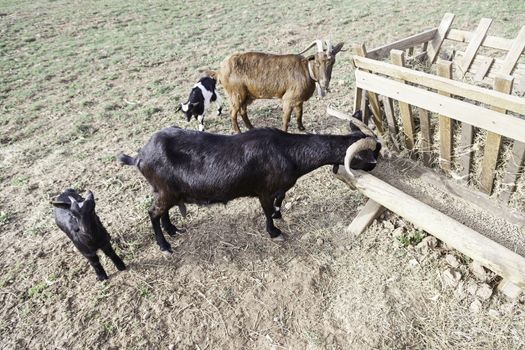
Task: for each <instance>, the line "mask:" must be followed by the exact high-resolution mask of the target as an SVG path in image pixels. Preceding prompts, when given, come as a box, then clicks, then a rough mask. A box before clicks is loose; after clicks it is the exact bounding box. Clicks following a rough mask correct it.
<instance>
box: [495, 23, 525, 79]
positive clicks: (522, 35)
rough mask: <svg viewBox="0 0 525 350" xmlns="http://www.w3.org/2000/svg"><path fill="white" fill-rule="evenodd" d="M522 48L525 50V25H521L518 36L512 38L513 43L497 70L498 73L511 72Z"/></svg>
mask: <svg viewBox="0 0 525 350" xmlns="http://www.w3.org/2000/svg"><path fill="white" fill-rule="evenodd" d="M523 50H525V26H523V27H521V30H520V32H519V33H518V36H517V37H516V39H514V43H513V44H512V47H511V48H510V50H509V53H508V54H507V56H506V57H505V60H504V62H503V66H502V67H501V69H500V70H499V74H502V75H508V74H511V73H512V71H513V70H514V67H515V66H516V64H517V63H518V60H519V59H520V56H521V54H522V53H523Z"/></svg>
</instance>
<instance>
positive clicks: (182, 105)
mask: <svg viewBox="0 0 525 350" xmlns="http://www.w3.org/2000/svg"><path fill="white" fill-rule="evenodd" d="M180 105H181V107H182V111H183V112H187V111H188V109H189V107H188V105H189V103H187V104H186V103H181V104H180Z"/></svg>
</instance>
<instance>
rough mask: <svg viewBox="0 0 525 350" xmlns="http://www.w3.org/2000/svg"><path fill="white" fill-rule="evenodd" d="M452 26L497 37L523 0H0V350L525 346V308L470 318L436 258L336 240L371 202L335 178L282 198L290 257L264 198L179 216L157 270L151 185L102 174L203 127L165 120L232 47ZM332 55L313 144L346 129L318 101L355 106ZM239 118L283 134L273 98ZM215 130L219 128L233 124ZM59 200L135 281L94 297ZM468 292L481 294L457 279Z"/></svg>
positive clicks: (498, 302) (496, 304) (315, 110)
mask: <svg viewBox="0 0 525 350" xmlns="http://www.w3.org/2000/svg"><path fill="white" fill-rule="evenodd" d="M319 9H322V11H319ZM446 11H453V12H455V13H456V14H457V15H458V20H457V21H458V25H459V26H465V25H468V26H470V27H472V26H473V25H474V24H475V23H476V22H477V21H478V20H479V18H481V17H483V16H485V17H486V16H489V17H494V18H507V20H501V21H496V22H495V23H494V26H493V27H494V33H496V34H502V35H504V34H506V33H515V32H517V28H518V27H519V26H520V25H521V24H522V23H523V21H524V19H525V18H524V16H523V14H524V13H525V11H524V9H523V2H521V1H496V2H494V1H481V2H469V1H460V2H457V1H451V0H447V1H430V2H429V3H428V6H421V5H420V2H418V1H415V0H406V1H396V2H393V3H392V2H388V1H383V0H381V1H380V0H375V1H368V2H361V3H350V2H335V3H334V2H329V1H321V2H319V1H317V2H308V1H299V2H295V3H293V4H291V3H286V2H276V1H270V2H266V3H261V4H258V5H257V6H255V5H253V4H251V3H250V4H249V3H242V2H239V1H223V2H220V3H213V4H212V3H204V2H190V3H177V4H175V3H172V2H135V3H128V2H123V1H120V0H104V1H100V2H93V3H92V2H89V3H82V6H80V5H79V4H78V3H77V2H71V1H66V0H58V1H40V0H39V1H32V2H29V1H22V2H20V1H5V0H4V1H1V2H0V13H1V15H0V23H1V24H2V25H1V26H0V37H1V38H2V40H0V53H1V55H2V63H0V110H1V113H0V143H1V147H0V191H1V193H2V196H0V231H1V235H2V239H1V240H0V276H1V277H0V278H1V279H0V301H1V303H2V306H1V307H0V334H1V335H2V336H1V340H0V344H1V347H2V348H6V349H22V348H30V349H50V348H68V349H69V348H79V349H86V348H89V349H91V348H93V349H95V348H96V349H98V348H123V349H134V348H141V349H142V348H166V347H168V346H169V345H170V344H173V345H175V346H176V348H180V349H220V348H228V349H231V348H233V349H254V348H255V349H261V348H272V349H281V348H290V349H305V348H310V349H317V348H326V349H348V348H356V349H357V348H359V349H362V348H407V347H410V348H429V347H430V348H455V347H460V348H478V349H481V348H502V349H509V348H518V347H520V346H522V344H523V343H524V339H523V334H524V332H523V324H524V316H523V305H522V304H521V303H519V302H515V303H509V302H507V301H506V300H505V299H504V298H503V297H501V296H500V295H496V296H494V297H493V298H491V299H489V301H487V302H484V303H483V308H482V310H481V312H480V313H479V314H472V313H471V312H469V311H468V305H470V303H472V302H473V301H474V300H475V297H474V296H472V295H469V294H468V293H463V294H461V293H460V292H457V290H456V289H450V288H446V287H444V286H442V285H441V283H440V282H439V278H438V276H440V273H441V271H442V270H443V268H444V262H443V259H441V256H442V255H443V252H442V250H436V251H435V252H434V253H432V254H431V256H430V257H428V258H425V257H424V256H423V255H421V256H420V255H415V256H416V258H417V259H421V261H420V262H421V264H420V265H419V267H417V268H415V269H411V268H408V267H407V266H408V263H409V261H411V259H413V256H414V254H416V253H414V252H413V251H412V248H410V247H397V246H396V247H395V248H394V247H392V245H393V243H394V242H395V239H393V238H391V237H390V236H389V235H388V233H389V232H390V231H389V229H384V228H381V227H379V226H377V225H376V226H374V227H373V228H371V229H370V230H369V231H367V233H366V234H365V235H363V236H362V237H361V238H360V239H359V240H357V241H351V240H350V239H349V238H348V237H347V235H346V234H345V233H344V227H345V226H346V225H347V224H348V223H349V221H350V218H351V217H352V216H353V215H354V214H355V213H356V211H357V210H358V208H359V206H360V205H362V204H363V202H364V198H363V197H362V196H361V195H359V194H357V193H352V192H350V191H348V189H347V188H345V187H344V186H342V185H341V183H339V182H338V181H336V180H335V179H334V178H333V176H332V175H331V171H330V169H328V168H326V169H325V168H323V169H319V170H317V171H315V172H313V173H312V174H310V175H308V176H306V177H304V178H303V179H301V180H300V181H299V182H298V184H297V186H296V187H295V188H294V190H293V191H291V193H290V194H289V195H288V196H287V199H286V201H285V203H286V202H289V203H292V207H291V208H290V209H289V210H286V211H285V212H284V213H283V214H284V219H283V220H282V222H279V223H278V224H277V225H278V226H279V227H280V228H281V229H283V231H284V232H285V233H286V234H287V235H288V237H289V239H288V241H287V242H286V243H284V244H282V245H277V244H274V243H273V242H271V241H270V240H268V239H267V237H266V234H265V233H264V224H263V218H262V213H261V210H260V208H259V205H258V204H257V202H256V201H255V200H251V199H240V200H236V201H233V202H232V203H230V204H228V206H226V207H224V206H213V207H196V206H190V208H189V215H188V217H187V218H185V219H182V218H180V217H179V215H178V214H176V213H175V220H176V221H177V222H178V223H180V224H181V226H183V227H185V228H186V229H187V230H188V231H187V233H186V234H184V235H182V236H180V237H177V238H172V239H170V242H171V244H172V246H173V248H174V250H175V253H174V254H173V256H170V257H166V256H164V255H163V254H161V253H160V252H159V250H158V248H157V246H156V245H155V243H154V240H153V237H152V233H151V228H150V224H149V223H148V220H147V217H146V208H147V206H148V203H149V202H150V200H151V199H150V197H149V188H148V186H147V185H146V184H145V183H144V181H143V179H142V178H141V177H140V175H139V174H137V173H136V172H135V171H133V170H131V169H126V170H123V169H120V168H119V167H117V165H116V164H115V163H114V156H115V155H116V154H117V153H118V152H120V151H127V152H133V151H134V150H136V149H137V148H139V147H140V146H141V145H142V144H143V143H144V142H145V141H146V140H147V139H148V138H149V136H150V135H151V133H152V132H154V131H155V130H158V129H159V128H161V127H164V126H167V125H172V124H177V125H180V126H183V127H191V128H195V127H196V124H195V122H192V123H190V124H189V125H188V124H186V123H185V122H183V121H182V117H181V116H180V115H176V114H174V113H173V112H174V109H175V106H176V105H177V103H178V102H179V101H180V100H181V99H182V98H185V97H186V94H187V92H188V89H189V88H190V87H191V86H192V85H193V84H194V82H195V79H196V78H197V77H198V76H199V73H198V69H199V68H201V67H205V66H207V67H216V66H217V65H218V63H219V62H220V61H221V60H222V59H223V58H224V57H225V56H226V55H228V54H229V53H231V52H232V51H235V50H264V51H273V52H298V51H300V50H301V49H302V48H303V47H304V46H305V45H307V44H308V43H309V42H310V41H311V40H312V39H313V38H318V37H322V38H330V39H332V42H335V41H338V40H344V41H345V42H346V43H347V44H349V43H350V42H366V43H367V44H368V46H369V47H370V46H375V45H379V44H382V43H386V42H390V41H392V40H393V39H396V38H399V37H403V36H406V35H408V34H410V33H413V32H415V31H419V30H422V29H425V28H428V27H429V26H430V25H434V24H436V23H438V22H439V20H440V18H441V16H442V14H443V13H444V12H446ZM337 59H338V61H337V63H336V66H335V68H334V77H333V81H332V92H331V94H330V95H329V96H328V97H327V99H325V100H323V101H320V100H317V99H315V98H314V99H312V100H311V101H309V102H308V103H307V105H306V110H305V118H304V120H305V126H306V128H307V130H308V131H316V132H323V133H336V132H337V133H342V132H345V131H346V125H343V124H342V123H341V122H340V121H338V120H336V119H334V118H329V117H327V116H325V115H324V110H325V106H326V104H328V103H329V104H331V105H333V106H337V107H338V108H340V109H342V110H347V111H348V110H349V108H350V107H349V106H351V103H352V100H351V98H350V97H349V96H351V89H352V88H353V85H354V83H353V72H352V70H351V67H350V64H349V63H350V54H349V53H348V52H346V53H342V54H341V55H340V57H339V56H338V58H337ZM250 116H251V119H252V122H253V123H254V124H255V125H256V126H276V125H279V124H280V109H279V106H278V103H276V101H260V102H257V103H255V104H254V105H253V106H252V107H251V108H250ZM208 125H209V127H210V130H211V131H213V132H219V133H229V132H230V125H229V120H228V118H215V119H213V118H209V119H208ZM294 128H295V124H294V123H292V131H294ZM67 187H75V188H76V189H78V190H80V191H84V190H87V189H91V190H93V191H94V193H95V195H96V197H97V200H98V204H97V210H98V213H99V215H100V217H101V218H102V221H103V222H104V223H105V225H106V226H107V228H108V230H109V231H110V233H111V235H112V237H113V240H114V242H115V246H116V247H117V248H118V252H119V253H120V254H122V255H123V256H124V260H125V262H126V263H128V264H129V267H130V269H129V271H126V272H123V273H116V270H115V268H114V267H113V266H111V264H110V263H109V261H107V259H105V258H103V264H104V266H106V267H107V270H108V272H109V273H110V281H109V282H108V283H95V277H94V274H93V272H92V271H91V270H90V267H89V266H88V264H87V263H86V262H85V261H84V259H82V258H81V257H80V256H79V255H78V254H77V252H76V251H74V249H73V247H72V245H71V244H70V242H68V241H67V239H66V237H65V236H64V235H63V234H62V233H61V232H60V231H59V230H58V229H57V228H56V226H55V225H54V223H53V221H52V210H51V208H50V206H49V204H48V199H49V198H50V196H51V195H53V194H56V193H57V192H59V191H61V190H62V189H64V188H67ZM518 191H519V193H523V192H525V185H524V182H523V179H522V180H521V182H520V184H519V186H518ZM391 221H393V222H395V223H396V226H397V225H398V223H397V219H395V218H393V219H391ZM408 230H412V228H409V229H408ZM417 254H419V253H417ZM461 269H463V270H464V269H465V266H462V267H461ZM463 281H464V283H465V285H466V284H469V283H476V282H475V280H474V279H473V278H472V277H471V276H470V275H469V274H468V273H467V272H466V271H464V279H463ZM491 283H493V281H491ZM457 293H460V294H461V296H456V294H457ZM436 296H437V297H436ZM429 298H430V299H429ZM429 300H430V301H429ZM491 309H493V310H495V312H497V316H494V315H496V313H495V312H490V310H491ZM489 312H490V313H489Z"/></svg>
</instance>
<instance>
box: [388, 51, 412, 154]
mask: <svg viewBox="0 0 525 350" xmlns="http://www.w3.org/2000/svg"><path fill="white" fill-rule="evenodd" d="M390 59H391V61H392V63H393V64H395V65H398V66H401V67H402V66H404V65H405V53H404V52H403V51H400V50H392V51H390ZM400 81H401V82H402V83H404V81H403V80H400ZM399 114H400V116H401V124H402V125H403V134H404V135H405V147H406V148H407V149H408V150H411V149H413V148H414V144H415V139H414V119H413V118H412V110H411V109H410V105H409V104H408V103H405V102H401V101H399Z"/></svg>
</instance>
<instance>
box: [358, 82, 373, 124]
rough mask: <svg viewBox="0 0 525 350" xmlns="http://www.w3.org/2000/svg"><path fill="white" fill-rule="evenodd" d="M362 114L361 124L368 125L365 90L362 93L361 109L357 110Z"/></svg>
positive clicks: (366, 94)
mask: <svg viewBox="0 0 525 350" xmlns="http://www.w3.org/2000/svg"><path fill="white" fill-rule="evenodd" d="M359 109H360V110H361V112H363V123H365V124H366V125H368V122H369V119H370V109H369V108H368V93H367V92H366V90H363V91H362V97H361V107H360V108H359Z"/></svg>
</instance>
